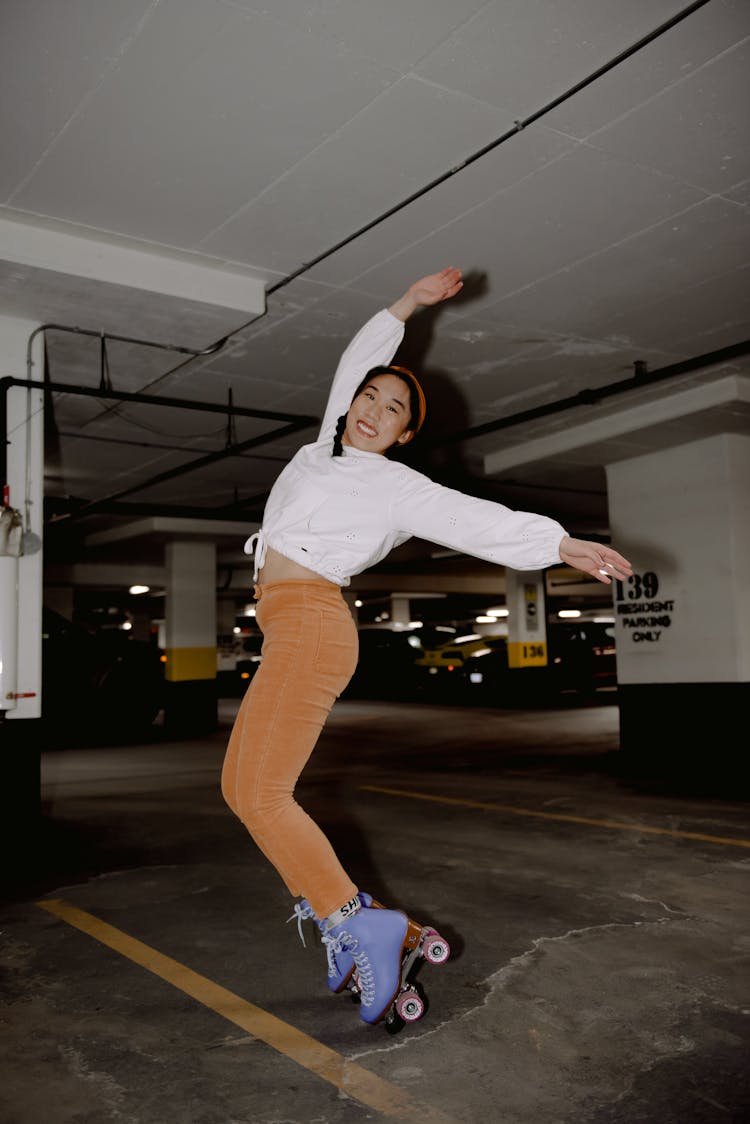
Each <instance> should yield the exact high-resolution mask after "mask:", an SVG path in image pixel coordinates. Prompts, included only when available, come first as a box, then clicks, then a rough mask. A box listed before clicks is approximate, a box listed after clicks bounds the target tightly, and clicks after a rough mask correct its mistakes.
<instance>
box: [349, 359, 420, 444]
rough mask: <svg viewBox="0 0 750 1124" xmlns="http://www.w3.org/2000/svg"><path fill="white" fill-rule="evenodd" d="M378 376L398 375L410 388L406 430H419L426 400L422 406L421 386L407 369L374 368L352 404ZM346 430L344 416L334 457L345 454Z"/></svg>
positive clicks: (355, 395)
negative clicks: (343, 443) (343, 440)
mask: <svg viewBox="0 0 750 1124" xmlns="http://www.w3.org/2000/svg"><path fill="white" fill-rule="evenodd" d="M377 375H396V376H397V377H398V378H400V379H401V381H402V382H403V383H404V384H405V385H406V386H407V387H408V388H409V421H408V422H407V425H406V428H407V429H415V430H418V429H419V428H420V426H421V424H422V420H423V418H424V408H423V402H424V398H423V397H422V404H421V403H420V394H421V390H418V389H417V387H418V385H419V384H418V383H417V381H416V379H415V378H414V375H413V374H412V373H411V371H407V370H406V368H402V367H385V366H382V367H373V368H372V369H371V370H370V371H368V372H367V374H366V375H365V377H364V378H363V379H362V381H361V383H360V384H359V386H358V387H357V389H356V390H355V391H354V394H353V395H352V402H353V401H354V399H355V398H356V397H357V395H358V394H360V393H361V392H362V391H363V390H364V388H365V387H366V386H367V384H368V383H369V382H371V381H372V379H373V378H375V377H376V376H377ZM408 376H411V377H408ZM415 384H416V385H415ZM345 429H346V414H342V415H341V417H340V418H339V420H338V421H337V422H336V433H335V435H334V438H333V450H332V452H331V456H332V457H340V456H341V455H342V454H343V451H344V448H343V445H342V441H341V439H342V437H343V436H344V430H345Z"/></svg>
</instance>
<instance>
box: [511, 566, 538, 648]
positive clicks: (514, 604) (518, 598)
mask: <svg viewBox="0 0 750 1124" xmlns="http://www.w3.org/2000/svg"><path fill="white" fill-rule="evenodd" d="M505 602H506V605H507V607H508V667H512V668H518V667H546V666H547V602H546V593H545V584H544V574H543V572H542V571H541V570H533V571H521V570H510V569H509V570H506V571H505Z"/></svg>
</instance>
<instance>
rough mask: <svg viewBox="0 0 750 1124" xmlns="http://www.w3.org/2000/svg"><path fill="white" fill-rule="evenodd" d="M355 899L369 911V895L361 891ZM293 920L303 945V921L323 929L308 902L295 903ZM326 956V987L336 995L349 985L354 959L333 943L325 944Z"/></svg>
mask: <svg viewBox="0 0 750 1124" xmlns="http://www.w3.org/2000/svg"><path fill="white" fill-rule="evenodd" d="M357 897H358V898H359V900H360V902H361V903H362V905H363V906H364V907H365V909H370V907H371V906H372V902H373V899H372V895H371V894H367V893H365V891H364V890H361V891H360V892H359V893H358V894H357ZM295 918H296V919H297V929H298V931H299V935H300V939H301V941H302V944H303V945H304V943H305V938H304V936H303V935H302V922H303V921H307V920H308V919H312V920H313V921H314V922H315V924H316V925H317V926H318V928H319V929H321V930H322V929H324V927H325V924H324V922H323V921H321V920H320V918H319V917H316V916H315V911H314V910H313V908H312V906H311V905H310V903H309V902H308V901H305V900H304V899H303V900H302V901H301V902H297V903H296V905H295V907H294V913H293V914H292V916H291V917H290V918H289V920H290V921H294V919H295ZM326 956H327V959H328V987H329V988H330V990H331V991H333V992H335V993H336V994H337V995H338V994H339V993H340V992H342V991H343V990H344V988H346V986H347V985H348V984H349V983H350V981H351V979H352V976H353V975H354V968H355V963H354V957H353V956H352V954H351V953H350V952H347V951H346V950H345V949H344V948H341V949H338V950H337V949H336V946H335V943H334V942H327V943H326ZM355 997H356V991H355Z"/></svg>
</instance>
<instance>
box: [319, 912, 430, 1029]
mask: <svg viewBox="0 0 750 1124" xmlns="http://www.w3.org/2000/svg"><path fill="white" fill-rule="evenodd" d="M408 928H409V919H408V917H407V916H406V914H405V913H402V912H401V911H400V910H394V909H368V908H364V909H363V908H361V907H360V908H359V909H358V910H357V911H356V912H355V913H353V914H352V915H351V916H349V917H346V918H345V919H344V920H343V921H340V922H339V923H338V924H336V925H334V926H332V927H331V928H330V929H329V928H325V929H324V932H323V943H324V944H325V945H326V946H327V947H328V948H330V949H331V950H332V952H333V954H334V956H339V955H340V954H342V953H347V954H348V955H349V956H351V958H352V960H353V964H354V969H353V970H355V971H356V973H357V989H358V992H359V996H360V1009H359V1017H360V1018H361V1019H362V1020H363V1021H364V1022H366V1023H376V1022H379V1021H380V1019H382V1018H383V1017H384V1016H385V1015H387V1014H388V1013H389V1012H390V1009H391V1005H392V1003H393V1001H394V999H395V998H396V996H397V995H398V994H399V991H400V990H401V964H402V960H403V958H404V950H405V944H406V940H407V931H408Z"/></svg>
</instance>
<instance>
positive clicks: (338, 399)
mask: <svg viewBox="0 0 750 1124" xmlns="http://www.w3.org/2000/svg"><path fill="white" fill-rule="evenodd" d="M404 327H405V325H404V322H403V320H399V319H398V318H397V317H396V316H394V315H393V314H392V313H390V312H389V311H388V309H387V308H383V309H381V311H380V312H376V313H375V315H374V316H373V317H371V318H370V319H369V320H368V321H367V323H366V324H364V325H363V326H362V327H361V328H360V329H359V331H358V332H357V334H356V336H355V337H354V338H353V339H352V340H351V342H350V343H349V345H348V347H347V348H346V351H344V353H343V355H342V356H341V359H340V360H339V365H338V367H337V368H336V374H335V375H334V376H333V383H332V384H331V392H330V394H329V395H328V404H327V406H326V411H325V414H324V415H323V423H322V425H321V427H320V433H319V434H318V440H319V441H327V440H329V439H330V440H333V437H334V434H335V433H336V423H337V422H338V420H339V418H340V417H341V415H342V414H345V413H346V412H347V410H348V409H349V406H350V405H351V401H352V397H353V396H354V391H355V390H356V388H357V387H358V386H359V384H360V382H361V381H362V379H363V378H364V377H365V375H366V374H367V372H368V371H369V370H370V368H371V367H379V366H381V365H383V366H386V365H387V364H388V363H390V361H391V359H392V358H393V356H394V355H395V354H396V350H397V348H398V345H399V344H400V343H401V340H402V339H403V337H404Z"/></svg>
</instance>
